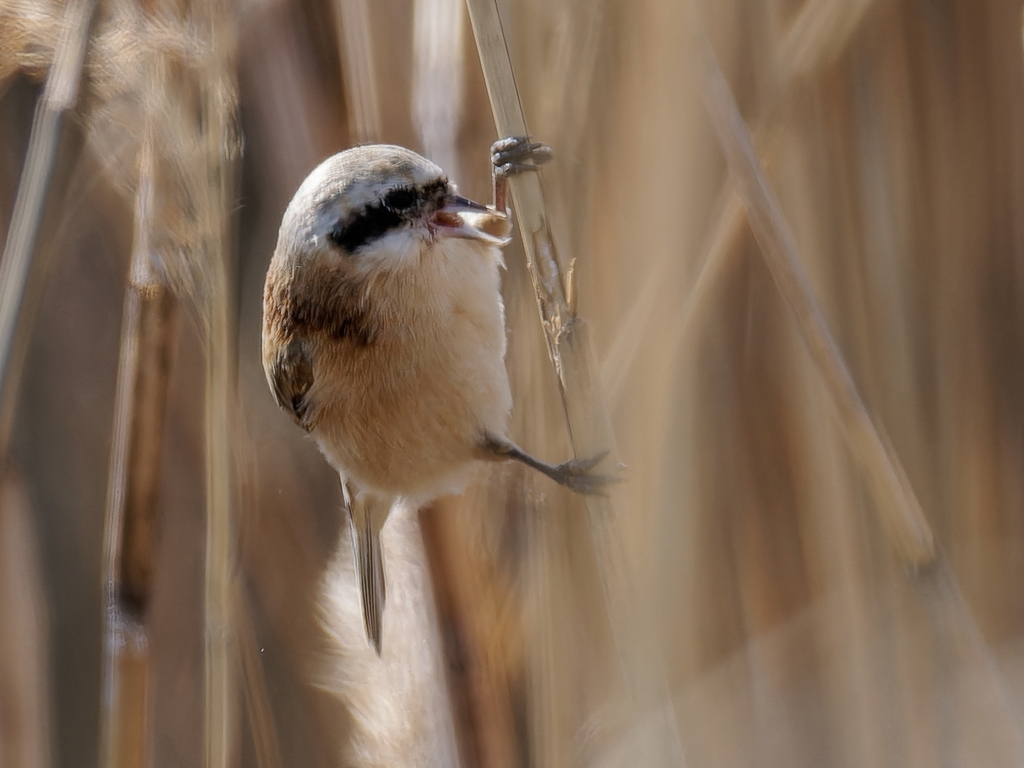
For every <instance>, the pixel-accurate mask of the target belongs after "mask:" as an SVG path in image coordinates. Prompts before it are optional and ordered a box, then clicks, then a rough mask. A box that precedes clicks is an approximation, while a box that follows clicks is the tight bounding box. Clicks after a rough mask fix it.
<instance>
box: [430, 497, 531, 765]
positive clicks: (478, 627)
mask: <svg viewBox="0 0 1024 768" xmlns="http://www.w3.org/2000/svg"><path fill="white" fill-rule="evenodd" d="M457 512H458V510H455V509H449V508H447V506H446V504H445V502H444V501H441V502H435V503H434V504H432V505H431V506H430V507H428V508H426V509H423V510H421V511H420V529H421V530H422V532H423V546H424V550H425V551H426V555H427V561H428V565H429V567H430V575H431V583H432V584H433V587H434V596H435V602H436V606H437V614H438V617H439V622H440V624H441V636H442V638H443V639H444V640H445V645H446V647H447V652H448V654H449V656H450V657H454V659H453V661H452V663H449V665H448V677H449V690H450V691H451V699H452V708H453V710H454V714H455V717H454V718H453V719H454V722H455V727H456V731H457V736H458V738H459V752H460V755H461V757H462V763H463V765H467V766H479V768H515V766H519V765H522V764H523V762H524V757H523V754H522V745H521V744H520V742H519V739H518V737H517V734H516V723H515V714H514V712H513V711H512V707H511V706H510V704H511V702H510V700H509V699H510V689H511V687H512V684H513V681H514V678H515V675H516V674H517V673H518V672H519V671H520V670H521V666H522V663H521V659H522V644H523V637H522V628H521V627H520V626H519V625H518V623H517V622H516V621H515V620H514V619H513V618H512V605H511V600H509V601H508V602H507V603H505V604H500V603H499V602H498V599H499V596H505V597H506V598H507V597H508V587H507V585H504V584H498V583H497V582H498V581H499V575H498V574H497V573H496V570H495V568H494V564H493V562H492V561H490V559H489V558H486V557H481V556H479V547H478V546H474V545H475V544H478V543H477V542H472V541H469V539H470V537H469V536H468V535H467V531H466V528H465V526H464V525H461V522H462V521H461V520H460V518H459V517H458V515H457Z"/></svg>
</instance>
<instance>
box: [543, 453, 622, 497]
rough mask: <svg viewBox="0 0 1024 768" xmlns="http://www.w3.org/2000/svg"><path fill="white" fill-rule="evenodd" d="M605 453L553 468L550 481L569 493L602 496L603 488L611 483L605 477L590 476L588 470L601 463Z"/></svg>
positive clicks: (570, 461)
mask: <svg viewBox="0 0 1024 768" xmlns="http://www.w3.org/2000/svg"><path fill="white" fill-rule="evenodd" d="M607 455H608V452H607V451H604V452H603V453H599V454H598V455H597V456H592V457H591V458H589V459H570V460H569V461H565V462H563V463H561V464H558V465H557V466H555V467H554V471H553V472H552V473H551V479H552V480H554V481H555V482H556V483H558V484H559V485H564V486H565V487H566V488H568V489H569V490H571V491H575V492H576V493H579V494H583V495H584V496H595V495H604V486H606V485H608V484H609V483H611V482H612V478H610V477H606V476H605V475H595V474H592V473H591V471H590V470H592V469H593V468H594V467H596V466H597V465H598V464H600V463H601V460H602V459H604V457H605V456H607Z"/></svg>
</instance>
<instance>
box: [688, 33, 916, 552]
mask: <svg viewBox="0 0 1024 768" xmlns="http://www.w3.org/2000/svg"><path fill="white" fill-rule="evenodd" d="M695 30H696V36H695V39H696V44H695V47H696V49H697V53H696V55H697V56H698V58H699V64H700V65H701V67H702V72H703V74H704V82H705V87H706V93H705V96H706V102H707V107H708V112H709V114H710V116H711V120H712V123H713V124H714V127H715V129H716V132H717V135H718V139H719V142H720V144H721V146H722V149H723V151H724V153H725V156H726V161H727V164H728V167H729V170H730V173H731V175H732V177H733V180H734V183H735V184H736V188H737V191H738V193H739V195H740V198H741V199H742V200H743V203H744V206H745V207H746V209H747V217H748V219H749V221H750V224H751V228H752V229H753V231H754V236H755V238H756V239H757V241H758V244H759V245H760V246H761V253H762V254H763V256H764V259H765V262H766V263H767V265H768V269H769V271H770V272H771V274H772V277H773V279H774V280H775V284H776V286H777V287H778V289H779V292H780V293H781V294H782V296H783V298H784V299H785V301H786V304H787V305H788V306H789V308H790V311H791V312H792V313H793V316H794V318H795V320H796V322H797V326H798V327H799V329H800V332H801V334H802V335H803V338H804V343H805V344H806V346H807V348H808V351H809V352H810V354H811V357H812V358H813V360H814V362H815V365H816V366H817V368H818V371H819V372H820V373H821V375H822V378H823V379H824V381H825V384H826V386H827V387H828V389H829V391H830V393H831V395H832V400H833V402H834V403H835V406H836V410H837V411H838V414H839V418H840V422H841V423H842V425H843V428H844V433H845V435H846V438H847V440H848V441H849V444H850V446H851V448H852V450H853V453H854V455H855V456H856V458H857V459H858V461H860V462H861V465H862V467H863V469H864V470H865V474H866V476H867V479H868V481H869V483H870V485H871V488H872V491H873V493H874V494H875V498H876V502H877V504H878V509H879V512H880V514H881V516H882V524H883V527H884V529H885V530H886V532H887V534H888V535H889V537H890V539H891V541H892V543H893V546H894V547H895V549H896V551H897V552H898V553H899V555H900V557H902V558H903V560H904V561H905V562H906V563H908V564H909V565H911V566H912V567H915V568H922V567H925V566H927V565H929V564H931V563H932V562H933V561H934V559H935V543H934V540H933V537H932V532H931V529H930V528H929V526H928V523H927V521H926V520H925V517H924V512H923V511H922V510H921V506H920V503H919V502H918V500H917V497H916V495H915V494H914V490H913V488H912V487H911V485H910V481H909V480H908V479H907V477H906V473H905V472H904V471H903V467H902V465H901V464H900V461H899V457H898V456H897V455H896V452H895V450H894V449H893V448H892V446H891V445H890V444H889V441H888V438H886V437H885V435H884V433H883V432H881V431H880V430H879V429H878V428H877V427H876V426H875V424H874V421H873V420H872V419H871V416H870V415H869V414H868V412H867V408H866V407H865V405H864V403H863V401H862V400H861V397H860V394H859V393H858V391H857V387H856V385H855V384H854V382H853V378H852V377H851V376H850V372H849V370H848V369H847V367H846V363H845V361H844V359H843V356H842V354H841V353H840V351H839V348H838V346H837V345H836V343H835V341H834V339H833V338H832V334H831V332H830V331H829V329H828V325H827V323H826V322H825V318H824V316H823V315H822V314H821V310H820V309H819V307H818V303H817V300H816V299H815V296H814V291H813V289H812V288H811V285H810V281H809V279H808V277H807V275H806V273H805V272H804V270H803V267H802V265H801V260H800V256H799V253H798V250H797V247H796V242H795V240H794V238H793V235H792V233H791V232H790V230H789V224H788V223H787V221H786V219H785V217H784V215H783V213H782V209H781V207H780V205H779V202H778V200H777V199H776V197H775V195H774V193H773V192H772V190H771V187H770V186H769V184H768V181H767V179H766V178H765V175H764V171H763V170H762V168H761V164H760V159H759V157H758V155H757V152H756V150H755V149H754V144H753V140H752V139H751V136H750V133H749V131H748V130H747V127H746V124H745V123H744V121H743V117H742V116H741V115H740V112H739V107H738V106H737V105H736V101H735V99H734V97H733V95H732V92H731V90H730V89H729V86H728V83H726V81H725V77H724V75H723V74H722V72H721V70H720V69H719V67H718V63H717V60H716V59H715V56H714V52H713V51H712V50H711V45H710V43H709V42H708V41H707V38H706V37H704V35H703V32H702V30H701V27H700V25H699V23H696V24H695Z"/></svg>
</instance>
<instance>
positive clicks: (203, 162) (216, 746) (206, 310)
mask: <svg viewBox="0 0 1024 768" xmlns="http://www.w3.org/2000/svg"><path fill="white" fill-rule="evenodd" d="M193 12H194V14H195V16H196V19H195V21H196V22H197V23H198V25H199V28H200V29H202V30H203V31H204V32H205V33H206V34H207V35H208V38H207V39H208V40H209V41H210V47H209V49H208V51H207V52H206V56H205V61H204V62H203V66H202V67H200V71H201V72H202V75H203V76H202V78H201V79H200V81H199V103H198V107H199V122H198V125H199V127H200V131H201V133H200V136H199V137H198V138H199V149H200V154H199V156H198V158H197V160H196V163H197V166H196V168H195V169H194V170H195V180H196V182H197V187H196V190H195V192H196V209H195V210H196V216H197V219H198V238H199V239H198V242H197V243H196V253H195V255H196V257H197V259H198V260H199V263H200V265H201V267H200V268H201V269H203V272H204V277H205V279H206V281H207V285H206V286H205V290H204V295H203V303H202V305H201V306H200V308H199V309H200V311H201V313H202V319H203V323H204V327H203V331H204V333H205V338H204V342H205V343H204V351H205V354H206V361H205V362H206V383H205V395H204V399H205V448H206V455H205V476H206V573H205V581H204V616H205V635H206V638H205V640H206V642H205V646H206V653H205V658H204V661H205V676H204V679H205V702H206V705H205V710H204V714H205V719H204V724H205V733H204V752H205V762H204V765H205V766H206V768H228V766H230V765H232V763H233V759H234V758H233V751H234V748H235V746H236V742H237V732H236V725H237V703H236V694H237V685H236V677H237V672H236V662H237V658H236V657H237V653H236V651H237V645H236V643H237V637H236V630H235V617H234V607H235V604H236V596H235V595H236V592H237V589H238V585H237V583H236V581H235V570H236V565H235V543H236V521H235V516H234V467H233V462H232V437H233V435H234V429H235V423H234V418H233V415H234V403H235V402H236V375H235V356H236V349H237V345H236V332H235V327H234V310H233V308H234V306H235V297H234V295H233V292H232V290H231V285H232V280H231V278H230V275H231V271H232V259H231V252H232V251H231V248H232V242H231V236H230V213H229V210H230V206H231V205H232V204H233V201H234V199H235V194H236V193H235V175H234V167H233V161H234V153H235V149H236V134H235V124H234V117H235V115H234V106H235V94H236V93H237V90H236V87H235V83H234V73H233V70H232V67H233V62H234V40H233V38H232V36H231V35H232V32H231V29H232V20H231V8H230V5H229V4H228V3H227V2H225V1H224V0H219V1H217V2H209V3H205V4H201V5H199V6H195V7H194V8H193Z"/></svg>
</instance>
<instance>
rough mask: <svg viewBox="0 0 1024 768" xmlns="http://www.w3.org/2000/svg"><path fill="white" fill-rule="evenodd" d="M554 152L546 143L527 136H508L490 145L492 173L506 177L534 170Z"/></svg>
mask: <svg viewBox="0 0 1024 768" xmlns="http://www.w3.org/2000/svg"><path fill="white" fill-rule="evenodd" d="M554 156H555V153H554V152H553V151H552V150H551V147H549V146H548V145H547V144H543V143H541V142H539V141H530V137H529V136H509V137H508V138H505V139H501V140H499V141H496V142H494V143H493V144H492V145H491V164H492V165H493V166H494V174H495V176H497V177H499V178H508V177H509V176H513V175H515V174H517V173H522V172H523V171H536V170H537V169H538V168H539V167H540V166H542V165H544V164H545V163H547V162H549V161H550V160H551V158H553V157H554Z"/></svg>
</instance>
